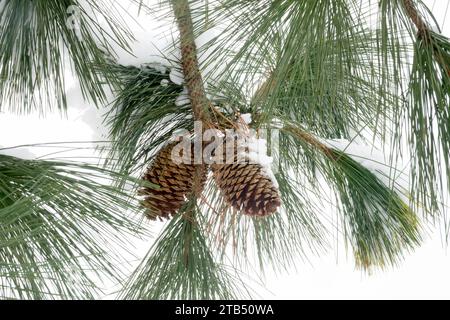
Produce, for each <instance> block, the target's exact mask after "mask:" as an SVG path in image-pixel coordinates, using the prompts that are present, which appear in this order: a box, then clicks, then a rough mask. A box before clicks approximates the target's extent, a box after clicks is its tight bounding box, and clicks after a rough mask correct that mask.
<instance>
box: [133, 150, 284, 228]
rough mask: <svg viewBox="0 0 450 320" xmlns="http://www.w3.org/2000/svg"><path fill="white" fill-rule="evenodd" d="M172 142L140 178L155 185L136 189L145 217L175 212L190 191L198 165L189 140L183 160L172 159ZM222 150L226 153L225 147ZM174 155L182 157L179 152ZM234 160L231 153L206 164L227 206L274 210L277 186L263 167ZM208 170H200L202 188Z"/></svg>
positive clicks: (256, 213) (259, 212)
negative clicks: (224, 160)
mask: <svg viewBox="0 0 450 320" xmlns="http://www.w3.org/2000/svg"><path fill="white" fill-rule="evenodd" d="M176 145H177V142H170V143H167V144H166V145H165V146H163V147H162V148H161V149H160V150H159V152H158V153H157V154H156V155H155V158H154V160H153V161H152V163H151V164H150V166H149V167H148V169H147V172H146V173H145V175H144V177H143V179H144V180H146V181H149V182H151V183H152V184H154V185H157V186H159V187H158V188H147V187H145V188H143V189H141V190H140V194H141V195H142V196H143V197H144V199H143V201H142V204H143V205H144V206H145V207H146V208H147V216H148V217H149V218H150V219H153V220H155V219H157V218H159V219H162V218H170V217H171V216H173V215H175V214H176V213H177V212H178V211H179V210H180V208H181V207H182V206H183V204H184V203H185V202H186V200H187V198H188V197H189V196H191V195H192V193H193V188H194V173H195V172H196V166H199V164H194V146H193V143H192V146H191V159H190V160H191V161H183V163H179V162H180V161H177V162H174V161H173V160H172V150H173V148H174V147H175V146H176ZM223 150H224V152H226V151H225V150H226V148H225V147H224V148H223ZM177 156H181V157H185V155H183V154H179V155H177ZM237 160H238V159H237V153H235V154H234V159H233V161H232V163H224V164H212V165H211V166H210V169H211V170H212V172H213V178H214V181H215V183H216V185H217V186H218V188H219V190H220V192H221V194H222V196H223V197H224V199H225V201H226V203H227V204H228V205H229V206H230V208H234V209H236V210H238V211H239V212H241V213H243V214H247V215H251V216H267V215H269V214H272V213H274V212H276V211H277V209H278V207H279V206H280V205H281V200H280V196H279V193H278V189H277V188H276V187H275V185H274V183H273V182H272V180H271V179H270V178H269V177H268V176H267V175H266V174H265V172H264V169H263V167H262V166H261V165H259V164H255V163H249V162H248V161H247V162H245V161H244V162H242V161H241V162H238V161H237ZM184 162H187V164H186V163H184ZM227 162H228V161H227ZM200 166H204V165H200ZM208 170H209V168H208V167H205V170H203V173H202V174H203V176H202V179H201V184H202V186H201V187H202V188H203V187H204V185H205V183H206V180H207V174H208Z"/></svg>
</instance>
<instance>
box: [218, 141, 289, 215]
mask: <svg viewBox="0 0 450 320" xmlns="http://www.w3.org/2000/svg"><path fill="white" fill-rule="evenodd" d="M235 143H236V141H235ZM223 150H224V155H223V156H224V158H223V159H226V148H225V147H224V148H223ZM234 150H237V148H236V144H235V148H234ZM224 162H225V160H224ZM227 163H228V164H227ZM227 163H225V164H213V165H212V166H211V168H212V170H213V176H214V180H215V182H216V184H217V186H218V187H219V189H220V190H221V192H222V195H223V196H224V198H225V200H226V201H227V202H228V203H229V204H230V205H231V206H232V207H233V208H235V209H237V210H241V211H242V212H243V213H244V214H247V215H251V216H267V215H270V214H272V213H274V212H276V211H277V209H278V207H279V206H280V205H281V199H280V196H279V193H278V190H277V188H276V187H275V185H274V183H273V182H272V180H271V179H270V178H269V177H268V176H267V175H266V174H265V172H264V169H263V167H262V166H261V165H260V164H253V163H249V161H248V159H247V160H245V161H244V162H242V161H241V162H240V163H238V157H237V152H235V153H234V157H233V163H229V161H227Z"/></svg>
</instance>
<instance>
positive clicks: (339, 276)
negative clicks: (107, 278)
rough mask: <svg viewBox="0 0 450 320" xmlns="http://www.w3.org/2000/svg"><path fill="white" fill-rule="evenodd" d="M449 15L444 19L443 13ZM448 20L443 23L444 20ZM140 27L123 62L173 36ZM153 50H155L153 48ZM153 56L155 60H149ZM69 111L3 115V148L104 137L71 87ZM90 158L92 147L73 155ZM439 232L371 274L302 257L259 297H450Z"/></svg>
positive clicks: (439, 1)
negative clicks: (394, 263) (399, 262)
mask: <svg viewBox="0 0 450 320" xmlns="http://www.w3.org/2000/svg"><path fill="white" fill-rule="evenodd" d="M424 2H425V3H426V4H427V5H429V6H430V8H432V9H433V12H434V13H435V15H436V18H437V20H438V21H439V22H440V23H442V27H443V28H442V29H443V34H444V35H447V36H449V37H450V17H449V16H450V12H449V11H450V10H446V8H447V6H448V5H449V3H450V1H445V0H428V1H424ZM446 13H447V18H446V19H445V14H446ZM444 19H445V24H444V23H443V21H444ZM137 21H138V22H139V23H140V24H141V26H142V28H140V27H139V26H137V25H136V24H134V25H132V26H131V29H132V30H133V31H136V35H137V39H138V40H139V42H138V43H136V44H135V45H134V47H133V49H134V53H135V55H136V56H137V57H136V58H131V57H124V56H123V57H122V59H121V62H122V63H133V64H136V63H144V62H148V61H149V59H150V60H154V56H152V55H156V54H157V50H156V48H163V47H164V46H165V45H167V44H169V43H170V41H171V36H170V34H167V33H166V34H161V29H158V28H156V27H155V26H156V25H157V24H158V23H156V21H154V20H152V18H150V17H148V16H145V15H141V16H140V17H138V18H137ZM149 48H151V49H149ZM150 56H152V58H150ZM68 95H69V106H70V108H69V112H68V116H67V118H61V117H60V116H59V115H49V116H47V117H46V118H45V119H43V118H40V117H39V116H37V115H28V116H17V115H12V114H6V113H0V146H15V145H23V144H34V143H44V142H69V141H90V140H98V139H101V138H102V133H104V132H105V129H104V127H103V126H102V125H101V113H102V112H101V111H98V110H96V109H95V108H93V107H91V106H89V104H88V103H86V102H84V101H82V99H81V98H80V93H79V89H78V88H77V87H76V86H74V85H73V84H72V85H69V87H68ZM30 151H31V152H32V153H34V154H35V155H44V154H46V153H49V152H53V151H54V149H53V148H29V149H21V150H20V153H19V154H17V151H14V152H16V153H15V154H17V155H19V156H23V157H31V154H30V153H29V152H30ZM75 154H76V155H82V156H90V155H91V151H90V150H84V151H82V152H81V154H80V152H79V151H78V152H77V153H73V154H72V155H75ZM440 237H441V234H440V232H439V230H435V231H433V232H432V234H431V236H430V237H429V238H428V239H427V240H426V241H425V242H424V244H423V245H422V246H421V247H419V248H418V249H416V251H415V252H413V253H411V254H409V255H407V257H406V259H405V261H404V263H403V264H402V265H400V266H399V267H397V268H395V269H390V270H386V271H377V272H375V273H374V274H372V275H367V274H364V273H362V272H360V271H357V270H355V269H354V264H353V261H352V258H351V256H350V255H349V256H348V257H347V256H346V254H345V252H343V249H342V248H341V249H340V250H339V252H338V253H336V251H333V250H330V253H329V254H325V255H322V256H321V257H309V258H310V261H309V262H304V261H299V262H298V264H297V270H291V272H289V273H286V274H281V275H274V274H272V273H269V272H267V273H266V289H258V293H259V295H260V297H261V298H268V299H314V298H324V299H328V298H339V299H346V298H356V299H358V298H362V299H363V298H374V299H390V298H438V299H439V298H447V299H450V290H449V288H450V272H449V270H450V257H449V256H448V255H447V253H446V250H445V246H444V245H443V244H442V243H441V240H440ZM134 245H135V246H136V250H137V252H138V255H140V256H142V257H143V256H144V254H145V253H146V250H147V249H148V248H149V246H150V245H151V240H146V241H142V242H138V241H137V242H136V243H134Z"/></svg>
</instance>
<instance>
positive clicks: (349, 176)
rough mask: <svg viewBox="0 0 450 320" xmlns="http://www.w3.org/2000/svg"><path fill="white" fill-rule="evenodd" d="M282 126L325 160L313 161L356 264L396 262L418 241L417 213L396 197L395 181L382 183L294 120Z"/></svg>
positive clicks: (387, 264)
mask: <svg viewBox="0 0 450 320" xmlns="http://www.w3.org/2000/svg"><path fill="white" fill-rule="evenodd" d="M282 130H283V131H285V132H287V133H288V134H291V135H293V136H294V137H296V138H297V139H300V140H301V141H302V142H303V143H304V144H305V147H306V148H312V149H313V150H315V151H318V152H319V153H320V154H322V155H323V156H324V157H325V159H326V161H325V162H317V163H316V164H317V168H319V170H320V171H321V172H322V173H323V175H324V177H325V178H326V179H327V181H328V183H329V184H330V186H331V188H332V189H334V190H335V192H336V200H337V201H338V203H340V205H341V206H342V207H341V208H340V211H341V214H342V216H343V221H344V223H343V231H344V236H345V239H346V241H348V242H349V243H350V244H351V246H352V247H353V251H354V255H355V259H356V263H357V266H359V267H362V268H364V269H370V268H371V267H373V266H380V267H386V266H392V265H396V264H397V263H398V262H399V261H400V258H401V257H402V256H403V254H404V252H405V251H410V250H413V249H414V248H415V247H416V246H417V245H418V244H419V243H420V242H421V235H420V227H419V219H418V217H417V215H416V214H415V213H414V212H413V211H412V210H411V208H410V207H409V206H408V205H407V204H406V203H405V202H404V201H403V200H402V199H401V198H400V196H399V191H398V190H397V189H396V186H395V182H394V184H393V186H388V185H386V184H385V183H384V182H382V181H380V180H379V178H378V177H376V176H375V175H374V174H373V173H372V172H370V171H369V170H368V169H367V168H365V167H364V166H363V165H361V164H359V163H358V162H357V161H355V160H353V159H352V158H351V157H350V156H348V155H347V154H346V153H345V152H342V151H339V150H335V149H333V148H331V147H328V146H327V145H325V144H324V143H323V142H321V141H320V140H318V139H317V138H316V137H314V136H313V135H311V134H310V133H308V132H305V131H304V130H302V129H301V128H299V127H297V126H293V125H289V124H288V125H287V126H285V127H284V128H283V129H282Z"/></svg>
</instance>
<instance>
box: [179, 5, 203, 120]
mask: <svg viewBox="0 0 450 320" xmlns="http://www.w3.org/2000/svg"><path fill="white" fill-rule="evenodd" d="M172 3H173V9H174V14H175V17H176V19H177V23H178V30H179V32H180V48H181V64H182V66H183V72H184V77H185V79H186V86H187V88H188V93H189V97H190V99H191V106H192V110H193V112H194V115H195V119H196V120H199V121H202V122H204V125H207V124H208V123H209V122H210V118H211V117H210V114H209V108H210V105H211V102H210V101H209V100H208V98H207V97H206V93H205V88H204V84H203V79H202V75H201V73H200V69H199V63H198V57H197V46H196V44H195V37H194V31H193V25H192V17H191V10H190V8H189V1H188V0H173V1H172Z"/></svg>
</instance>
